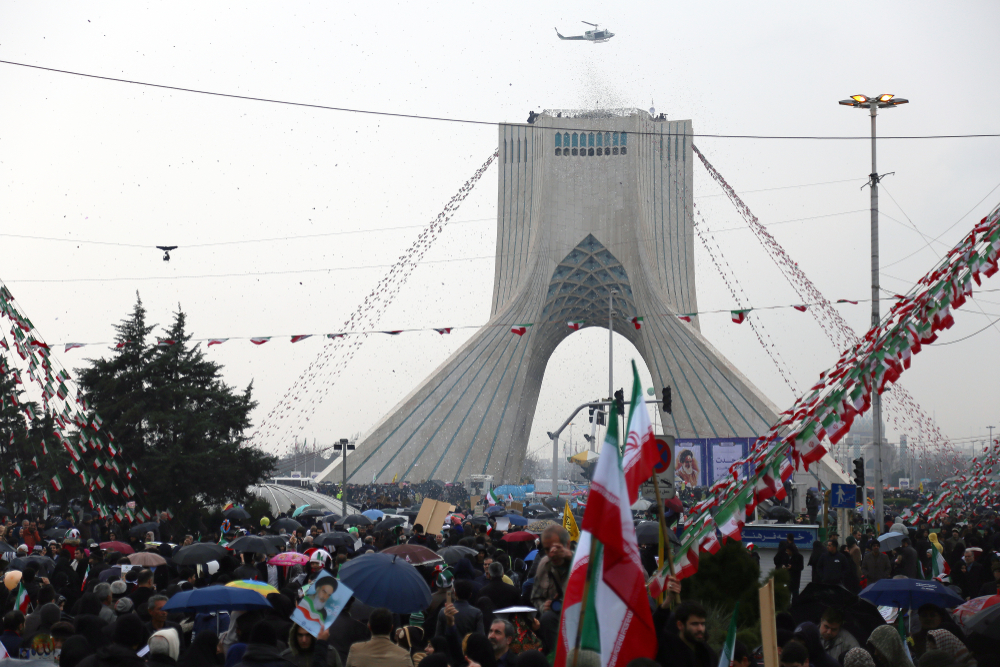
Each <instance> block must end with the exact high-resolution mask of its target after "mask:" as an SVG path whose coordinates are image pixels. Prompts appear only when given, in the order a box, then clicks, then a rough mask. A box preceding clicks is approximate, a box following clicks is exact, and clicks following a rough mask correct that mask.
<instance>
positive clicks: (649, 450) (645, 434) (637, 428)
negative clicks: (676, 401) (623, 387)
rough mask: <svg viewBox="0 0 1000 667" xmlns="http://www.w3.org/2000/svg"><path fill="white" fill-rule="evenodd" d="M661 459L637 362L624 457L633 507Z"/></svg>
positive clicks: (634, 367) (633, 364) (633, 362)
mask: <svg viewBox="0 0 1000 667" xmlns="http://www.w3.org/2000/svg"><path fill="white" fill-rule="evenodd" d="M659 460H660V452H659V451H658V450H657V448H656V436H655V435H653V426H652V424H650V423H649V411H648V410H647V409H646V401H645V400H643V398H642V382H641V381H640V380H639V370H638V369H637V368H636V366H635V361H634V360H633V361H632V403H631V404H630V406H629V412H628V437H627V438H626V439H625V452H624V456H623V458H622V469H623V470H624V471H625V484H626V486H627V488H628V498H629V505H630V506H631V505H632V504H633V503H635V501H636V500H638V498H639V487H640V486H642V483H643V482H645V481H646V480H647V479H649V476H650V475H652V474H653V467H654V466H655V465H656V464H657V462H658V461H659Z"/></svg>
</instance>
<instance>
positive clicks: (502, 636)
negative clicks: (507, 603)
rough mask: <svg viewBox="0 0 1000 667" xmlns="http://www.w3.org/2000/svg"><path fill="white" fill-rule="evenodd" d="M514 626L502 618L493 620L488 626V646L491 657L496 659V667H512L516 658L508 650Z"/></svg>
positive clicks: (512, 637)
mask: <svg viewBox="0 0 1000 667" xmlns="http://www.w3.org/2000/svg"><path fill="white" fill-rule="evenodd" d="M514 635H515V632H514V625H513V624H512V623H511V622H510V621H505V620H504V619H502V618H495V619H493V623H492V624H491V625H490V634H489V635H488V636H487V639H489V640H490V646H492V647H493V656H494V657H495V658H496V659H497V667H514V664H515V663H516V662H517V656H516V655H515V654H514V652H513V651H511V650H510V644H511V642H513V641H514Z"/></svg>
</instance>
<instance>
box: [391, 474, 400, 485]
mask: <svg viewBox="0 0 1000 667" xmlns="http://www.w3.org/2000/svg"><path fill="white" fill-rule="evenodd" d="M397 477H399V473H398V472H397V473H396V474H395V475H393V476H392V483H393V484H395V483H396V478H397Z"/></svg>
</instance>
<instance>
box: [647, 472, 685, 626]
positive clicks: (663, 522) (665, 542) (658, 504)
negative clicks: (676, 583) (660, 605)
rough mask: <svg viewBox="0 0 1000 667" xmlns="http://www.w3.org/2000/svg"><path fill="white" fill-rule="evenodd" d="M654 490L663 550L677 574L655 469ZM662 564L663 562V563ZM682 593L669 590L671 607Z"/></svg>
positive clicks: (672, 569) (672, 574) (672, 570)
mask: <svg viewBox="0 0 1000 667" xmlns="http://www.w3.org/2000/svg"><path fill="white" fill-rule="evenodd" d="M653 490H654V491H655V492H656V513H657V514H658V515H659V517H660V535H662V536H663V550H664V555H665V558H666V559H667V564H668V565H669V566H670V576H671V577H673V576H674V575H675V572H674V556H673V554H672V553H671V550H670V540H669V539H668V538H667V520H666V518H665V517H664V516H663V501H662V500H660V478H659V477H657V476H656V471H655V470H654V471H653ZM661 566H662V563H661ZM680 598H681V596H680V594H679V593H675V592H673V591H671V590H668V591H667V601H668V603H669V605H670V608H671V609H673V608H674V602H675V601H676V602H680Z"/></svg>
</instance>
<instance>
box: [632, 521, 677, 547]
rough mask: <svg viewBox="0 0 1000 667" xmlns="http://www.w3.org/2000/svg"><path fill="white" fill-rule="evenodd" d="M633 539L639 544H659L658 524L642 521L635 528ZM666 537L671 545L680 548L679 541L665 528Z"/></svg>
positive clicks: (672, 532) (673, 533) (675, 535)
mask: <svg viewBox="0 0 1000 667" xmlns="http://www.w3.org/2000/svg"><path fill="white" fill-rule="evenodd" d="M635 537H636V540H638V542H639V544H659V543H660V522H659V521H643V522H641V523H640V524H639V525H638V526H636V527H635ZM667 537H668V538H669V539H670V543H671V544H676V545H677V546H680V544H681V540H680V538H679V537H677V534H676V533H675V532H674V531H672V530H670V529H669V528H667Z"/></svg>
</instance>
